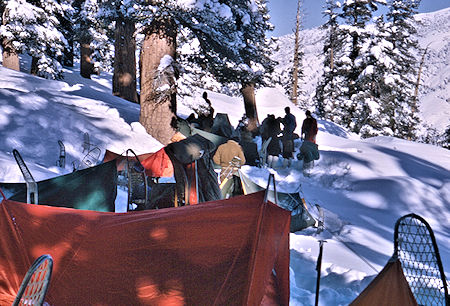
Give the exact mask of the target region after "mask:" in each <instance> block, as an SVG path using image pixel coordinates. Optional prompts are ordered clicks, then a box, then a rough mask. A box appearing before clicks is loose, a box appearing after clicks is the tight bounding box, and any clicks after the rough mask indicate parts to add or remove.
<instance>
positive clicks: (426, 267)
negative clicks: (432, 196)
mask: <svg viewBox="0 0 450 306" xmlns="http://www.w3.org/2000/svg"><path fill="white" fill-rule="evenodd" d="M447 286H448V284H447V281H446V278H445V273H444V269H443V266H442V261H441V257H440V255H439V249H438V246H437V243H436V239H435V237H434V233H433V230H432V229H431V227H430V225H429V224H428V223H427V222H426V221H425V219H423V218H422V217H420V216H418V215H416V214H408V215H405V216H403V217H401V218H399V219H398V220H397V222H396V223H395V230H394V254H393V255H392V257H391V259H390V260H389V261H388V263H387V264H386V266H385V267H384V268H383V270H382V271H381V272H380V273H379V274H378V275H377V276H376V277H375V279H374V280H373V281H372V282H371V283H370V284H369V285H368V286H367V288H366V289H364V291H363V292H361V294H360V295H359V296H358V297H357V298H356V299H355V300H354V301H353V302H352V303H351V304H350V305H352V306H356V305H364V306H366V305H369V306H370V305H374V306H375V305H377V306H378V305H379V306H384V305H386V306H388V305H445V306H449V305H450V299H449V294H448V288H447Z"/></svg>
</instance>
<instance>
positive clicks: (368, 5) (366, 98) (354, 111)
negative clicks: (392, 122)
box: [330, 0, 383, 133]
mask: <svg viewBox="0 0 450 306" xmlns="http://www.w3.org/2000/svg"><path fill="white" fill-rule="evenodd" d="M379 2H383V1H377V0H346V1H344V3H343V6H342V12H341V14H340V18H341V19H342V20H343V21H344V23H345V24H342V25H340V26H339V31H338V35H339V36H338V39H339V40H341V41H342V42H343V48H342V54H339V56H337V54H334V58H335V61H334V65H335V67H334V68H335V69H336V77H335V78H334V80H335V83H333V88H334V89H335V90H337V91H338V94H335V101H334V106H335V108H334V109H333V110H332V112H333V114H332V117H333V118H334V120H335V121H336V122H337V123H339V124H342V125H343V126H345V127H347V128H349V129H350V130H351V131H353V132H355V133H359V132H360V131H361V128H362V127H363V126H365V125H366V124H367V122H368V120H369V116H370V109H371V106H370V104H371V102H370V101H371V97H370V93H368V92H366V90H367V83H366V81H367V79H365V78H361V74H362V72H363V71H364V70H365V69H366V67H367V66H368V65H369V63H368V59H369V56H368V47H367V46H368V45H369V42H370V37H371V34H370V31H369V30H368V29H367V28H366V25H367V24H368V22H369V21H370V20H371V19H372V14H373V12H374V11H376V10H377V9H378V7H377V3H379ZM330 84H331V83H330Z"/></svg>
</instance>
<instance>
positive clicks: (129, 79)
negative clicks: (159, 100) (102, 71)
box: [112, 20, 138, 103]
mask: <svg viewBox="0 0 450 306" xmlns="http://www.w3.org/2000/svg"><path fill="white" fill-rule="evenodd" d="M134 31H135V24H134V22H132V21H129V20H117V21H116V29H115V41H114V49H115V56H114V75H113V88H112V90H113V95H115V96H118V97H121V98H123V99H125V100H128V101H131V102H135V103H137V102H138V97H137V91H136V53H135V52H136V40H135V39H134V36H133V34H134Z"/></svg>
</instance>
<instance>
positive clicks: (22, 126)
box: [0, 1, 450, 306]
mask: <svg viewBox="0 0 450 306" xmlns="http://www.w3.org/2000/svg"><path fill="white" fill-rule="evenodd" d="M188 2H189V1H186V3H188ZM442 14H444V15H445V16H448V15H449V14H450V10H444V11H439V12H437V13H436V16H437V17H439V18H434V19H433V15H432V14H431V13H430V14H428V15H427V14H423V15H420V18H421V19H422V20H424V21H427V22H430V23H431V22H432V21H433V20H442V16H441V15H442ZM442 22H443V21H442ZM447 24H448V23H447ZM436 27H437V26H436ZM437 28H438V27H437ZM441 30H442V29H440V30H439V31H441ZM305 33H306V34H305V35H306V37H311V38H312V39H313V41H318V40H320V38H321V37H322V34H321V33H320V32H317V30H308V31H306V32H305ZM445 33H448V31H447V32H445ZM432 34H433V35H434V36H433V35H431V34H430V35H431V36H432V37H435V38H432V39H431V38H427V37H429V36H427V35H426V33H425V34H423V33H422V34H420V35H424V36H421V42H423V41H427V42H428V41H431V40H432V41H433V44H432V45H430V50H429V53H428V54H429V55H428V56H429V57H427V59H428V61H427V64H426V65H427V67H428V69H427V72H424V82H427V83H426V84H428V85H427V86H426V87H425V89H424V90H423V91H422V92H421V96H420V101H421V103H422V105H421V107H422V109H423V111H422V112H421V115H422V116H423V117H424V118H425V119H426V120H432V122H435V123H436V124H438V123H440V122H443V123H447V124H448V122H449V121H448V120H449V118H450V115H449V111H450V108H449V95H448V93H449V92H450V91H449V90H448V86H449V84H450V82H449V81H448V80H449V77H450V70H449V68H448V67H450V65H449V61H448V59H449V57H448V56H449V55H448V54H449V52H446V53H445V52H444V51H445V50H448V46H449V39H448V38H445V39H442V41H438V40H437V37H438V35H437V34H436V32H434V31H433V32H432ZM283 39H285V40H286V39H287V38H281V39H280V40H283ZM439 39H440V40H441V38H439ZM436 45H438V46H439V48H432V46H436ZM319 49H320V46H319V45H317V44H316V45H309V46H308V48H307V50H306V54H311V56H312V54H314V53H315V52H316V51H318V50H319ZM315 56H316V57H315V58H314V60H313V61H312V62H311V64H309V66H308V64H307V65H306V66H305V67H307V71H306V72H307V73H306V75H307V76H306V78H307V80H309V81H308V82H307V86H308V87H307V94H308V93H311V92H312V88H313V84H314V81H315V80H317V77H318V74H317V73H315V72H317V69H319V68H318V67H319V66H320V64H319V63H320V59H321V57H320V56H317V53H316V55H315ZM442 59H444V61H442ZM280 62H281V63H285V62H283V61H280ZM22 65H23V63H22ZM64 76H65V79H64V81H62V82H61V81H52V80H45V79H42V78H38V77H34V76H31V75H29V74H26V73H22V72H16V71H12V70H9V69H5V68H3V67H0V139H1V140H0V141H1V150H0V181H2V182H23V178H22V174H21V172H20V169H19V168H18V166H17V164H16V162H15V160H14V158H13V156H12V150H13V149H17V150H18V151H19V152H20V154H21V155H22V157H23V159H24V161H25V162H26V164H27V166H28V168H29V169H30V171H31V173H32V174H33V177H34V178H35V179H36V180H43V179H46V178H51V177H55V176H58V175H62V174H66V173H69V172H71V171H72V162H79V161H80V160H81V158H83V156H84V154H85V153H83V152H82V150H83V149H82V144H83V136H84V133H86V132H87V133H89V136H90V140H91V141H90V142H91V143H92V144H94V145H96V146H98V147H99V148H100V149H101V151H102V155H103V154H104V152H105V150H110V151H113V152H116V153H123V152H125V151H126V150H127V149H130V148H131V149H133V150H134V151H135V152H136V153H137V154H141V153H147V152H155V151H157V150H159V149H160V148H161V147H162V145H161V143H159V142H158V141H157V140H155V139H154V138H153V137H151V136H150V135H148V134H147V133H146V131H145V129H144V127H143V126H142V125H141V124H140V123H139V106H138V105H137V104H133V103H130V102H126V101H124V100H122V99H120V98H117V97H115V96H113V95H111V79H112V78H111V75H110V74H107V73H103V74H102V75H100V76H96V75H93V76H92V79H83V78H81V77H80V75H79V70H78V68H74V69H67V68H64ZM308 78H309V79H308ZM431 80H436V82H437V84H436V86H437V87H433V86H432V84H433V83H432V82H431ZM428 82H429V83H428ZM202 92H203V90H202V89H199V90H198V92H197V93H195V94H194V97H192V98H188V97H186V98H183V99H182V100H179V101H178V112H179V115H180V116H182V117H187V116H188V115H189V114H190V113H191V112H192V106H193V105H195V103H197V104H198V103H200V102H199V101H201V100H202V98H201V93H202ZM207 92H208V97H209V99H210V100H211V102H212V106H213V108H214V109H215V112H216V113H227V114H228V116H229V118H230V121H231V124H232V125H234V126H236V125H237V123H238V121H239V119H241V117H242V115H243V113H244V106H243V102H242V98H237V97H229V96H227V95H224V94H219V93H215V92H212V91H207ZM256 102H257V107H258V116H259V119H260V121H262V119H264V118H265V117H266V116H267V114H274V115H275V116H276V117H278V116H284V107H285V106H290V107H291V112H292V113H293V114H294V116H295V117H296V119H297V129H296V131H295V132H296V133H298V134H300V127H301V122H302V120H303V119H304V118H305V116H304V113H303V112H302V111H300V110H299V109H298V108H296V107H295V106H294V105H292V104H291V102H290V101H289V99H288V98H287V97H286V96H285V95H284V94H283V93H282V91H280V90H279V89H277V88H261V89H259V90H258V91H257V92H256ZM431 103H435V104H434V105H437V104H436V103H442V105H443V106H442V107H440V108H438V106H434V107H435V109H434V112H433V111H431V110H428V108H431V106H428V105H429V104H431ZM436 109H438V110H439V111H436ZM428 122H429V121H428ZM318 124H319V134H318V136H317V143H318V145H319V150H320V156H321V157H320V160H318V161H317V162H316V165H315V167H314V169H313V170H312V173H311V176H310V177H304V176H303V174H302V169H301V167H302V164H301V162H300V161H295V162H294V164H293V166H292V167H291V168H289V169H287V168H282V167H281V162H279V164H278V166H277V167H276V168H275V169H262V168H256V167H250V166H244V167H243V169H242V170H243V171H244V172H245V173H246V174H248V175H249V176H252V177H253V178H254V180H255V182H256V183H258V184H260V185H261V186H264V187H265V186H266V185H267V177H268V175H269V173H274V174H275V179H276V182H277V189H278V190H279V191H285V192H295V191H298V192H300V194H301V195H302V196H303V197H304V198H305V200H306V202H307V205H308V206H309V208H310V210H311V213H312V214H315V210H314V204H319V205H320V206H322V207H323V209H324V211H325V231H324V232H322V233H320V234H316V232H315V230H313V229H306V230H304V231H300V232H296V233H291V234H290V249H291V252H290V255H291V261H290V282H291V292H290V294H291V300H290V305H305V306H306V305H314V299H315V290H316V275H317V272H316V270H315V268H316V260H317V257H318V253H319V241H320V240H325V241H326V243H324V246H323V261H322V270H321V287H320V289H321V290H320V299H319V304H320V305H348V304H349V303H350V302H351V301H352V300H353V299H354V298H355V297H356V296H357V295H358V294H359V293H360V292H361V291H362V290H363V289H364V288H365V287H366V286H367V285H368V283H369V282H370V280H372V279H373V277H374V276H375V275H376V274H377V273H378V272H379V271H380V270H381V269H382V267H383V266H384V265H385V264H386V262H387V260H388V259H389V258H390V256H391V255H392V253H393V231H394V224H395V222H396V220H397V219H398V218H399V217H401V216H403V215H406V214H408V213H416V214H418V215H420V216H422V217H423V218H425V220H427V222H428V223H429V224H430V226H431V227H432V229H433V230H434V234H435V236H436V240H437V244H438V247H439V252H440V255H441V258H442V260H443V265H444V271H446V277H447V279H448V278H450V243H449V241H450V151H449V150H445V149H443V148H440V147H437V146H432V145H427V144H421V143H415V142H411V141H406V140H401V139H397V138H392V137H375V138H370V139H364V140H362V139H360V138H359V137H358V136H357V135H355V134H352V133H349V132H348V131H347V130H346V129H344V128H343V127H341V126H339V125H336V124H334V123H332V122H329V121H324V120H318ZM58 140H62V141H63V142H64V144H65V147H66V155H67V156H66V168H64V169H61V168H59V167H57V166H56V161H57V160H58V157H59V147H58V143H57V141H58ZM295 145H296V149H297V150H298V148H299V145H300V143H299V141H296V142H295ZM101 157H102V156H100V159H101ZM125 201H126V195H124V194H123V192H119V193H118V199H117V200H116V203H117V210H118V211H120V209H122V208H123V203H124V202H125ZM121 205H122V206H121ZM121 207H122V208H121Z"/></svg>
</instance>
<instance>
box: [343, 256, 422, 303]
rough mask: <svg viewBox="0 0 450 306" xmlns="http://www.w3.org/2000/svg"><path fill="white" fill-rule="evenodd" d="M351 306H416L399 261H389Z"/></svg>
mask: <svg viewBox="0 0 450 306" xmlns="http://www.w3.org/2000/svg"><path fill="white" fill-rule="evenodd" d="M350 305H351V306H359V305H361V306H391V305H392V306H395V305H402V306H417V302H416V299H415V298H414V295H413V293H412V292H411V288H410V287H409V285H408V282H407V281H406V278H405V275H404V274H403V269H402V265H401V263H400V261H399V260H398V259H392V260H389V261H388V263H387V264H386V266H385V267H384V268H383V270H382V271H381V272H380V273H379V274H378V275H377V276H376V277H375V278H374V279H373V280H372V282H371V283H370V284H369V285H368V286H367V288H366V289H364V291H363V292H361V294H360V295H359V296H358V297H357V298H356V299H355V300H354V301H353V302H352V303H351V304H350Z"/></svg>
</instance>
